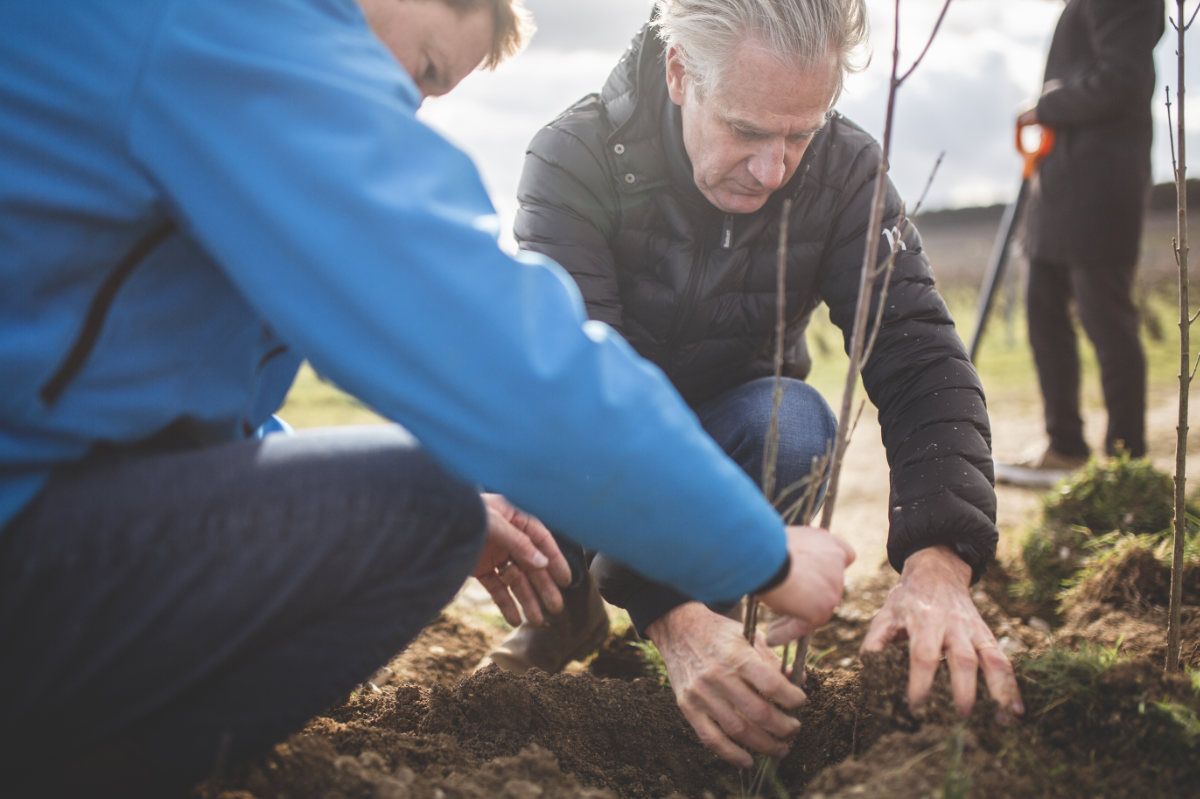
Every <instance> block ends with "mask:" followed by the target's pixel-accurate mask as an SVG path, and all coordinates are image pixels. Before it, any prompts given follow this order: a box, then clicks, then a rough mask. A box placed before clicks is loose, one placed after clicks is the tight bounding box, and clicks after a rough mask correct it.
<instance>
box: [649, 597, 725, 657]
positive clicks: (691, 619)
mask: <svg viewBox="0 0 1200 799" xmlns="http://www.w3.org/2000/svg"><path fill="white" fill-rule="evenodd" d="M708 613H712V611H710V610H709V609H708V608H706V607H704V605H702V604H700V603H699V602H685V603H683V604H682V605H676V606H675V607H673V608H671V609H670V610H668V611H667V612H666V613H664V614H663V615H661V616H659V617H658V618H657V619H655V620H654V621H652V622H650V623H649V624H647V625H646V637H647V638H649V639H650V640H651V641H653V642H654V644H655V646H657V647H659V649H662V648H663V647H667V646H670V644H671V641H672V640H674V639H676V638H678V637H679V636H680V635H686V634H687V632H686V631H687V630H689V629H691V628H692V626H693V625H694V624H695V622H696V620H697V619H698V618H699V617H700V616H701V615H703V614H708Z"/></svg>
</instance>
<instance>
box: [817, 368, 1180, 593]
mask: <svg viewBox="0 0 1200 799" xmlns="http://www.w3.org/2000/svg"><path fill="white" fill-rule="evenodd" d="M1037 402H1038V400H1037V395H1036V394H1029V393H1026V392H1025V391H1023V390H1021V391H1007V392H1005V391H998V392H996V394H995V395H994V396H993V398H992V400H991V408H990V412H991V418H992V445H993V450H994V452H995V455H996V457H997V458H998V459H1001V460H1004V459H1013V460H1015V459H1018V458H1020V457H1022V456H1023V455H1024V454H1025V453H1026V452H1027V451H1028V450H1029V448H1030V447H1031V446H1037V445H1039V444H1040V443H1041V442H1044V441H1045V435H1044V433H1043V428H1042V420H1041V415H1040V414H1041V409H1040V406H1039V405H1038V404H1037ZM1176 403H1177V398H1176V396H1175V395H1174V393H1168V392H1158V393H1152V394H1151V396H1150V400H1149V407H1148V409H1147V419H1146V428H1147V431H1148V443H1149V447H1150V455H1151V459H1152V460H1153V462H1154V463H1155V465H1156V466H1158V467H1159V468H1160V469H1163V470H1164V471H1167V472H1173V471H1174V469H1175V419H1176V414H1177V408H1176ZM1196 404H1197V403H1193V407H1192V412H1191V414H1190V416H1191V421H1190V428H1191V429H1190V433H1189V441H1190V443H1189V451H1190V452H1191V453H1193V454H1192V455H1191V456H1190V457H1189V459H1188V472H1189V474H1191V475H1194V476H1195V478H1194V479H1193V480H1190V481H1189V485H1196V484H1197V483H1196V479H1200V412H1198V411H1197V410H1196V409H1195V405H1196ZM1104 423H1105V415H1104V411H1103V408H1101V407H1097V406H1096V405H1095V404H1094V403H1093V404H1092V405H1091V407H1088V408H1087V409H1086V410H1085V413H1084V424H1085V426H1086V429H1087V430H1088V431H1089V438H1090V439H1092V443H1093V447H1094V448H1095V449H1097V450H1100V449H1101V448H1102V437H1103V430H1104ZM886 462H887V461H886V455H885V453H884V449H883V443H882V442H881V441H880V433H879V423H878V420H877V418H876V416H875V414H874V413H873V412H872V409H868V412H865V413H864V414H863V418H862V420H861V422H860V423H859V428H858V431H857V432H856V434H855V437H854V440H853V441H851V443H850V448H849V450H848V451H847V454H846V464H845V467H844V472H843V475H842V484H841V497H840V499H839V500H838V507H837V511H836V513H835V514H834V521H833V530H834V532H835V533H836V534H837V535H840V536H842V537H843V538H845V539H846V540H847V541H849V542H850V543H851V545H853V546H854V548H855V549H856V550H857V552H858V560H857V561H856V562H855V563H854V565H853V566H851V567H850V577H849V581H850V583H851V584H853V583H854V582H855V581H857V580H859V579H861V578H862V577H864V576H866V575H870V574H872V573H874V572H875V570H876V569H877V568H878V566H879V564H880V563H881V562H883V561H884V560H885V559H886V553H885V547H886V544H887V502H888V485H889V483H888V469H887V467H886ZM996 495H997V501H998V524H999V527H1000V552H1001V554H1002V555H1011V554H1015V549H1016V547H1017V545H1018V542H1019V539H1020V534H1021V532H1022V531H1023V530H1024V529H1025V527H1026V525H1028V524H1029V523H1030V522H1031V521H1032V520H1033V519H1035V518H1036V515H1037V509H1038V507H1039V506H1040V501H1041V494H1040V492H1037V491H1031V490H1028V489H1021V488H1012V487H1010V486H999V487H998V488H997V491H996Z"/></svg>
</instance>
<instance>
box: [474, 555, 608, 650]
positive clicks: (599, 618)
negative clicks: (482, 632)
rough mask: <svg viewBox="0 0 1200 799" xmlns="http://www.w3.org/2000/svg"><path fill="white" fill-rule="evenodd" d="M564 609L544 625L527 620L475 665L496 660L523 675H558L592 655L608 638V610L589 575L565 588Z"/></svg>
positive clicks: (550, 617) (549, 616)
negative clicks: (534, 671)
mask: <svg viewBox="0 0 1200 799" xmlns="http://www.w3.org/2000/svg"><path fill="white" fill-rule="evenodd" d="M562 593H563V612H562V613H560V614H558V615H557V616H551V615H549V614H547V616H546V618H547V619H548V621H547V624H546V626H545V627H537V626H534V625H532V624H530V623H529V622H525V623H524V624H522V625H521V626H520V627H518V628H517V629H515V630H513V631H512V633H511V634H510V635H509V636H508V638H505V639H504V641H503V642H502V643H501V644H500V645H499V646H498V647H496V648H495V649H493V650H492V651H491V652H490V653H489V654H488V655H487V656H486V657H484V659H483V660H481V661H480V662H479V665H478V666H476V667H475V668H476V670H479V669H482V668H483V667H485V666H487V665H488V664H490V663H495V664H496V665H497V666H499V667H500V668H502V669H504V670H505V671H510V672H512V673H514V674H524V673H525V672H527V671H529V670H530V669H541V670H542V671H544V672H547V673H548V674H557V673H558V672H560V671H562V669H563V667H564V666H566V665H567V664H568V663H570V662H571V661H572V660H582V659H583V658H585V657H587V656H588V655H590V654H592V653H593V652H595V651H596V649H598V648H599V647H600V644H602V643H604V639H605V638H607V637H608V611H606V610H605V609H604V600H603V599H601V597H600V590H599V589H598V588H597V587H596V581H595V580H593V579H592V576H591V575H590V574H585V576H584V579H583V580H581V581H580V584H579V585H577V586H574V587H572V588H567V589H564V590H563V592H562Z"/></svg>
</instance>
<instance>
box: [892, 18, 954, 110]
mask: <svg viewBox="0 0 1200 799" xmlns="http://www.w3.org/2000/svg"><path fill="white" fill-rule="evenodd" d="M950 3H951V0H946V2H945V3H943V4H942V13H940V14H938V18H937V22H935V23H933V31H932V32H931V33H930V34H929V39H928V40H927V41H926V42H925V49H923V50H921V54H920V55H919V56H917V60H916V61H914V62H912V66H910V67H909V68H908V70H907V71H906V72H905V73H904V74H903V75H902V76H900V80H898V81H896V88H897V89H899V88H900V86H901V85H903V83H904V81H906V80H908V78H909V76H910V75H912V74H913V73H914V72H916V71H917V67H919V66H921V62H922V61H924V60H925V54H926V53H928V52H929V48H930V47H932V46H933V40H934V39H936V38H937V35H938V31H939V30H941V27H942V20H944V19H945V18H946V12H947V11H949V10H950ZM899 31H900V0H896V32H897V36H898V35H899Z"/></svg>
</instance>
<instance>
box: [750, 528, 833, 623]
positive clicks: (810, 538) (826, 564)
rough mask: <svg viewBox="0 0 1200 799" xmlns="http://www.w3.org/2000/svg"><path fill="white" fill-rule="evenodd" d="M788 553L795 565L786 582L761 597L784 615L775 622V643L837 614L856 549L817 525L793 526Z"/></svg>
mask: <svg viewBox="0 0 1200 799" xmlns="http://www.w3.org/2000/svg"><path fill="white" fill-rule="evenodd" d="M787 536H788V553H789V554H790V555H791V556H792V568H791V571H790V572H789V573H788V576H787V578H786V579H784V581H783V582H782V583H780V584H779V585H777V586H775V587H774V588H772V589H771V590H770V591H767V592H766V593H764V594H762V595H760V596H759V600H760V601H761V602H762V603H763V604H764V605H766V606H767V607H769V608H770V609H771V610H773V611H775V612H776V613H778V614H780V616H783V617H784V618H782V619H778V620H776V621H775V622H774V623H772V625H771V629H770V633H769V635H768V637H767V640H768V642H769V643H770V644H771V645H772V646H776V645H779V644H784V643H788V642H791V641H795V640H796V639H798V638H800V637H802V636H805V635H808V634H809V633H811V632H812V631H813V630H815V629H817V628H818V627H821V626H822V625H823V624H825V623H826V622H827V621H829V620H830V619H831V618H832V617H833V611H834V610H835V609H836V608H837V606H838V604H839V603H840V602H841V601H842V592H843V591H844V590H845V575H846V568H847V567H848V566H849V565H850V564H851V563H853V562H854V550H853V549H852V548H851V547H850V545H849V544H847V543H846V542H845V541H843V540H841V539H840V538H837V537H836V536H834V535H831V534H830V533H829V532H827V531H825V530H822V529H820V528H817V527H789V528H788V529H787Z"/></svg>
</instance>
